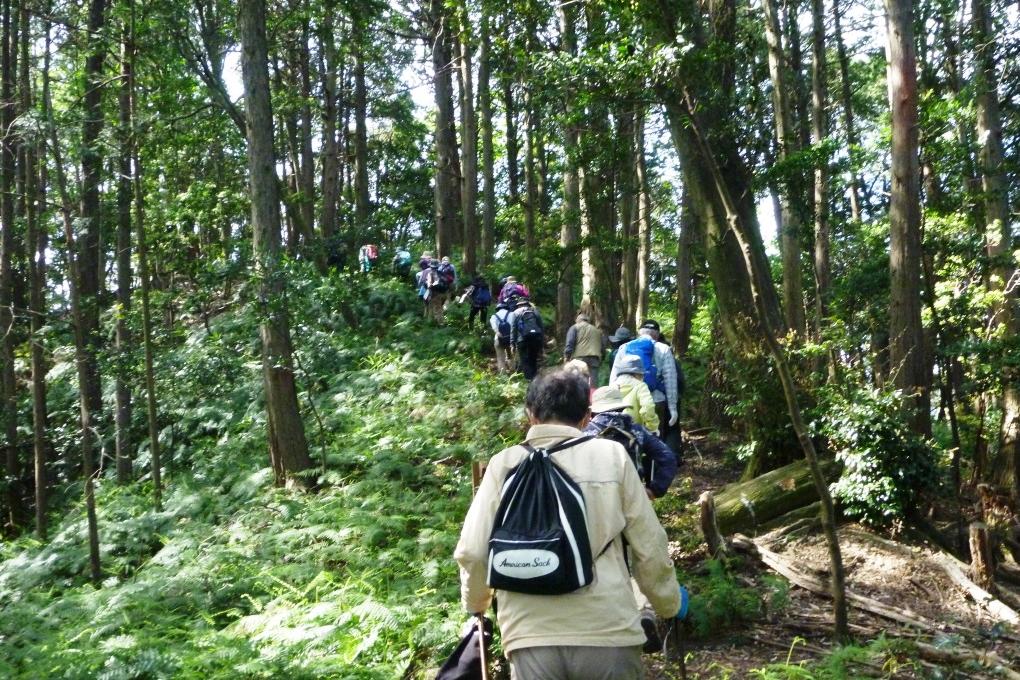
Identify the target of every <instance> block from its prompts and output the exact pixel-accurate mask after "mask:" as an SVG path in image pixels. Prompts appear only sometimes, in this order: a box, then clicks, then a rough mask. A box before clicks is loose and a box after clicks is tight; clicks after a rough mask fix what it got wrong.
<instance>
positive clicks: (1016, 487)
mask: <svg viewBox="0 0 1020 680" xmlns="http://www.w3.org/2000/svg"><path fill="white" fill-rule="evenodd" d="M971 28H972V32H973V36H974V51H975V55H974V56H975V68H974V90H975V100H976V105H977V130H976V131H977V139H978V140H979V141H980V143H981V147H980V150H979V154H978V159H979V162H980V167H981V195H982V199H983V204H984V236H985V252H986V253H987V255H988V259H989V260H990V261H991V263H992V272H991V277H990V279H989V283H990V285H991V287H992V289H993V290H995V291H997V292H999V293H1001V294H1002V296H1003V297H1002V301H1001V302H999V303H998V304H997V305H996V306H995V308H994V309H993V310H992V325H993V326H994V327H995V328H996V329H997V330H998V331H999V333H1000V335H1001V337H1002V339H1003V340H1004V342H1005V343H1006V344H1007V346H1008V345H1010V344H1011V343H1012V342H1013V341H1014V340H1015V339H1016V338H1017V336H1018V334H1020V318H1018V310H1017V299H1018V297H1020V296H1018V294H1017V290H1016V287H1017V286H1016V282H1015V281H1014V279H1015V277H1016V271H1015V269H1014V267H1013V264H1012V260H1013V258H1012V250H1013V241H1012V229H1011V224H1010V214H1009V185H1008V184H1007V182H1006V174H1005V169H1004V167H1003V149H1002V116H1001V114H1000V112H999V95H998V83H999V77H998V74H997V73H996V61H995V51H996V48H997V46H998V41H997V40H996V38H995V34H994V28H993V24H992V16H991V11H990V8H989V5H988V0H971ZM1000 407H1001V408H1002V423H1001V426H1000V429H999V451H998V454H997V456H996V458H995V459H994V460H993V461H992V464H991V466H990V470H989V472H990V477H991V478H992V479H993V481H994V482H995V483H996V484H998V485H1001V486H1002V487H1004V488H1008V489H1010V490H1012V492H1013V493H1014V494H1017V495H1020V371H1018V370H1017V369H1016V368H1015V367H1009V366H1006V367H1004V368H1003V372H1002V400H1001V402H1000Z"/></svg>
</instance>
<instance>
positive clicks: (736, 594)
mask: <svg viewBox="0 0 1020 680" xmlns="http://www.w3.org/2000/svg"><path fill="white" fill-rule="evenodd" d="M706 566H707V568H708V577H707V578H706V579H704V580H689V581H688V582H689V583H690V589H691V604H690V613H689V614H688V621H689V625H690V626H691V631H692V632H693V634H694V636H695V637H699V638H710V637H712V636H715V635H718V634H719V632H720V631H723V630H727V629H730V628H734V627H736V626H740V625H742V624H746V623H750V622H751V621H754V620H756V619H758V618H760V617H761V615H762V614H763V613H764V611H763V606H762V600H761V598H760V597H759V595H758V593H757V592H756V591H755V590H753V589H751V588H747V587H745V586H742V585H740V584H739V583H738V582H737V579H736V578H734V576H733V575H732V574H730V573H729V572H728V571H727V569H726V566H725V565H724V564H723V562H721V561H719V560H709V561H708V562H707V563H706Z"/></svg>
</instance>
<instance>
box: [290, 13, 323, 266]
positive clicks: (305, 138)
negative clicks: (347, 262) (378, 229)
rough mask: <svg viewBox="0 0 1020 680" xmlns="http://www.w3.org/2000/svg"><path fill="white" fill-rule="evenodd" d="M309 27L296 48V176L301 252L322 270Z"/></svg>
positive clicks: (303, 28) (306, 25)
mask: <svg viewBox="0 0 1020 680" xmlns="http://www.w3.org/2000/svg"><path fill="white" fill-rule="evenodd" d="M311 37H312V36H311V25H310V22H309V19H308V17H307V16H306V17H304V18H303V19H302V21H301V43H300V44H299V45H298V46H297V67H298V79H299V87H300V90H299V92H300V94H301V108H300V111H299V116H300V120H299V125H300V139H301V144H300V157H301V165H300V170H299V173H298V188H299V191H300V203H299V204H298V205H300V206H301V221H302V222H303V224H302V227H303V235H304V244H303V245H304V251H305V252H306V253H309V254H310V256H314V257H315V259H316V260H317V262H318V264H319V267H320V270H324V269H325V260H324V258H322V256H321V253H322V249H321V248H318V247H316V246H317V244H316V242H315V241H316V239H315V155H314V153H313V152H312V135H313V131H312V103H311V102H312V96H313V93H312V64H311V61H312V57H311V54H310V49H309V47H308V44H309V42H310V41H311Z"/></svg>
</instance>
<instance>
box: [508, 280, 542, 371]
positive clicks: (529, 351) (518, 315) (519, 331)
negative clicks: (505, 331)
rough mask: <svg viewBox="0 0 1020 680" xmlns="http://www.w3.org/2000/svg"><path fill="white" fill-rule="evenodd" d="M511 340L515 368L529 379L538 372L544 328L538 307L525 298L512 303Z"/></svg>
mask: <svg viewBox="0 0 1020 680" xmlns="http://www.w3.org/2000/svg"><path fill="white" fill-rule="evenodd" d="M513 311H514V315H513V316H514V318H513V335H512V342H513V346H514V351H516V352H517V369H518V370H519V371H520V372H521V373H523V374H524V378H525V379H526V380H531V379H532V378H534V377H535V375H536V374H537V373H538V361H539V359H540V358H541V357H542V347H543V346H544V345H545V329H544V327H543V326H542V317H541V315H540V314H539V313H538V309H537V308H536V307H535V306H534V305H533V304H531V302H530V301H529V300H527V299H524V298H520V299H518V301H517V304H516V305H514V310H513Z"/></svg>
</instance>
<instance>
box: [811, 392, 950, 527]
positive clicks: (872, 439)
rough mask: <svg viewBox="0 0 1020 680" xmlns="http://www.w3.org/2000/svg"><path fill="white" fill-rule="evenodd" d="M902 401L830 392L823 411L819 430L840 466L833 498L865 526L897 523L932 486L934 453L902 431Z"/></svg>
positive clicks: (879, 395) (882, 395)
mask: <svg viewBox="0 0 1020 680" xmlns="http://www.w3.org/2000/svg"><path fill="white" fill-rule="evenodd" d="M902 400H903V397H902V396H901V395H900V394H899V393H895V392H883V391H881V390H877V389H869V388H856V389H853V390H850V391H849V392H848V393H846V394H841V393H836V392H831V393H829V394H828V398H827V399H826V400H825V402H824V404H823V406H822V412H823V413H824V415H823V416H822V418H821V421H820V422H821V431H822V433H823V434H825V435H826V437H828V439H829V442H830V445H831V447H832V448H833V450H834V451H835V452H836V458H837V459H838V460H839V461H840V462H841V463H842V464H843V474H842V475H841V477H840V478H839V480H838V481H837V482H836V483H835V484H833V485H832V493H833V497H834V498H835V499H836V500H837V501H839V503H840V504H841V507H842V508H843V511H844V512H845V513H846V514H847V515H849V516H851V517H855V518H857V519H860V520H861V521H862V522H864V523H865V524H870V525H873V526H889V525H891V524H893V523H894V522H897V521H899V520H902V519H903V518H905V517H907V516H909V515H910V514H911V513H912V512H914V511H916V510H917V509H918V507H919V502H920V500H921V498H922V497H923V495H924V494H925V493H927V492H930V491H932V490H933V489H934V487H935V485H936V480H937V476H936V467H935V456H934V452H933V450H932V449H931V447H930V445H929V444H928V443H927V442H925V441H924V440H922V439H921V438H920V437H918V436H917V435H916V434H914V433H913V432H912V431H911V430H910V428H909V427H908V426H907V424H906V422H905V419H904V418H903V415H902V408H903V405H902Z"/></svg>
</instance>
